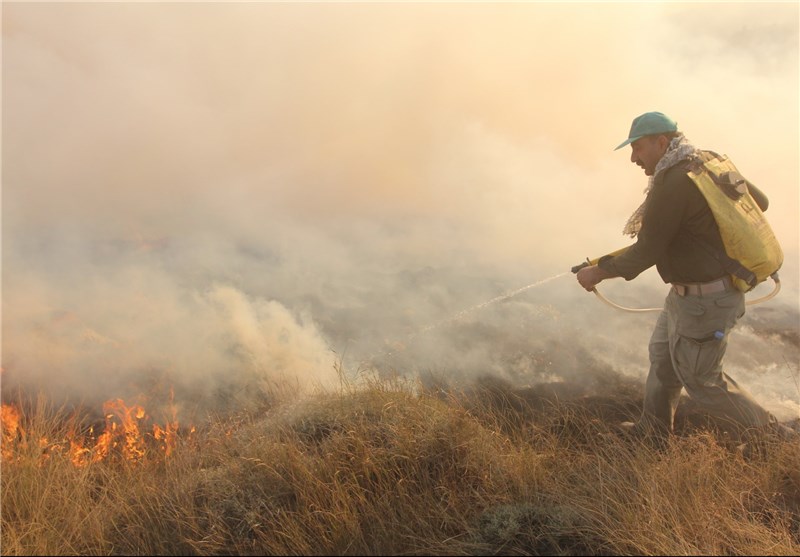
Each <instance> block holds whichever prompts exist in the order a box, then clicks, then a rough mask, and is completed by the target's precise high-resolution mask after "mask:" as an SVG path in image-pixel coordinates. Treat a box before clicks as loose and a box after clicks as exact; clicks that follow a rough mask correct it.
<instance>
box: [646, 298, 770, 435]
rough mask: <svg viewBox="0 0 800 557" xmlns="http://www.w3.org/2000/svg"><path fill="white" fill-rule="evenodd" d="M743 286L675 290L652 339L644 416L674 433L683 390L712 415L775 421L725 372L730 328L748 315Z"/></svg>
mask: <svg viewBox="0 0 800 557" xmlns="http://www.w3.org/2000/svg"><path fill="white" fill-rule="evenodd" d="M744 311H745V303H744V294H743V293H741V292H739V291H738V290H734V291H726V292H717V293H714V294H709V295H705V296H693V295H689V296H679V295H678V293H677V292H676V291H675V289H674V288H673V289H670V292H669V294H668V295H667V299H666V302H665V304H664V310H663V311H662V312H661V314H660V315H659V317H658V321H657V322H656V326H655V329H654V330H653V335H652V337H651V339H650V346H649V350H650V372H649V374H648V376H647V383H646V385H645V396H644V414H643V421H644V422H645V423H649V424H650V425H653V426H655V427H656V428H657V429H659V430H661V431H668V432H672V427H673V420H674V418H675V409H676V408H677V406H678V400H679V398H680V395H681V390H682V389H686V393H687V394H688V395H689V396H690V397H691V398H692V399H693V400H694V401H695V402H696V403H697V404H699V405H700V406H701V407H702V408H704V409H705V410H707V411H708V412H709V413H710V414H712V415H714V416H716V417H719V418H723V419H726V420H729V421H732V422H734V423H737V424H739V425H741V426H743V427H747V428H749V427H759V426H764V425H767V424H768V423H770V422H773V421H775V418H774V417H773V416H772V415H771V414H770V413H769V412H767V410H765V409H764V408H762V407H761V406H760V405H759V404H758V403H757V402H756V401H755V400H754V399H753V397H752V396H751V395H750V394H749V393H747V392H746V391H745V390H744V389H742V388H741V387H739V385H737V384H736V381H734V380H733V379H732V378H731V377H729V376H728V375H727V374H726V373H725V372H723V371H722V358H723V356H724V355H725V350H726V348H727V347H728V333H729V332H730V330H731V329H732V328H733V326H734V325H735V324H736V322H737V321H738V320H739V318H740V317H742V316H743V315H744Z"/></svg>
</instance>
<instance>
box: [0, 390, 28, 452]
mask: <svg viewBox="0 0 800 557" xmlns="http://www.w3.org/2000/svg"><path fill="white" fill-rule="evenodd" d="M0 409H1V410H2V415H1V416H2V417H1V418H0V419H1V420H2V422H1V423H2V427H3V435H2V443H3V447H2V455H3V456H2V458H3V460H5V461H7V460H12V459H13V458H14V452H15V450H14V449H15V447H16V445H17V443H18V441H19V439H20V437H21V435H22V433H23V431H22V428H21V427H20V425H19V422H20V414H19V410H17V407H16V406H14V405H13V404H3V405H2V406H1V407H0Z"/></svg>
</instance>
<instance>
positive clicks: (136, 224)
mask: <svg viewBox="0 0 800 557" xmlns="http://www.w3.org/2000/svg"><path fill="white" fill-rule="evenodd" d="M799 15H800V14H799V8H798V4H797V3H768V2H753V3H680V4H669V3H585V4H580V3H558V2H555V3H508V4H495V3H396V4H395V3H369V2H366V3H336V2H330V3H292V2H286V3H258V2H253V3H236V4H231V3H188V2H187V3H134V2H130V3H118V2H114V3H112V2H106V3H80V4H78V3H15V2H3V4H2V21H3V23H2V33H3V34H2V55H3V59H2V68H3V69H2V80H3V81H2V100H3V106H2V147H3V150H2V170H3V173H2V237H3V244H2V249H3V253H2V256H3V260H2V263H3V276H2V280H3V284H2V286H3V294H2V295H3V298H2V303H3V367H4V372H3V380H4V386H8V385H9V384H14V385H16V384H25V385H27V386H29V387H30V386H33V387H36V388H41V389H43V390H49V391H52V392H59V393H63V392H75V393H77V394H78V395H79V396H86V397H99V398H102V399H105V398H110V397H111V396H120V395H118V394H117V393H118V392H121V391H122V390H126V389H127V390H126V391H125V392H126V394H127V393H129V392H132V391H135V390H136V389H144V388H145V387H143V386H142V384H144V383H147V382H148V381H151V380H150V379H148V378H150V377H158V378H162V379H159V380H163V381H169V382H176V383H180V384H182V385H186V386H187V387H186V388H187V389H195V390H197V391H204V390H207V392H208V393H212V394H213V393H214V392H215V389H217V388H218V387H219V385H220V384H224V385H227V387H226V388H229V389H232V390H236V389H237V388H238V387H237V385H239V384H243V385H246V386H252V385H268V384H273V383H275V382H278V381H280V378H281V377H298V378H300V381H301V382H304V383H305V382H312V383H315V384H316V383H321V384H327V385H336V384H338V378H337V375H336V373H335V371H334V369H333V368H334V365H333V364H334V363H335V362H342V363H343V365H344V367H345V368H347V369H350V370H354V369H357V368H358V367H359V366H360V365H361V362H363V361H364V359H365V358H368V357H370V356H374V355H376V354H377V355H385V354H386V352H387V350H388V351H391V352H392V353H394V350H395V349H397V350H399V351H405V353H406V354H407V355H409V358H408V361H405V362H402V363H400V362H393V363H392V364H391V365H393V366H398V367H399V366H401V365H402V366H406V367H405V368H403V369H404V370H405V369H406V368H408V369H413V370H415V371H426V372H438V373H465V374H466V373H468V370H469V374H472V373H479V372H480V371H481V370H483V371H485V372H487V373H488V372H491V373H498V374H501V375H506V376H511V375H513V376H514V378H515V379H519V380H521V381H532V380H533V379H535V378H536V377H539V378H541V377H544V376H547V375H548V374H550V375H551V376H558V377H563V376H565V375H569V374H570V373H572V374H574V373H577V372H578V370H576V369H573V368H575V367H576V366H577V367H580V366H584V364H585V362H583V363H582V362H581V361H580V359H574V358H576V357H577V356H576V354H589V355H591V357H593V358H599V361H601V362H604V361H605V362H610V365H612V366H613V367H614V368H615V369H617V370H618V371H620V372H625V373H628V374H630V375H632V376H635V377H643V376H644V373H646V343H647V339H648V337H649V331H650V328H651V327H652V323H653V319H654V317H652V316H651V317H640V316H631V315H630V314H622V313H621V312H616V313H615V312H614V310H612V309H610V308H608V307H607V306H604V305H602V304H601V303H599V302H598V301H597V300H596V299H595V298H594V296H591V295H590V294H587V293H586V292H584V291H583V290H582V289H580V287H579V286H578V285H577V283H576V282H575V280H574V277H573V276H572V275H571V274H569V275H568V276H565V277H558V278H556V279H554V280H553V281H552V282H547V283H546V284H542V285H541V286H538V287H536V288H532V289H530V290H529V291H526V292H525V293H524V295H520V296H519V297H515V298H513V299H511V300H509V301H508V303H506V304H493V306H498V307H497V308H495V307H491V306H490V307H486V308H482V309H481V310H480V311H476V312H473V313H472V314H470V315H469V316H466V317H465V318H466V319H467V320H466V321H465V322H463V323H462V322H461V321H459V322H458V323H456V325H457V327H456V329H458V326H460V327H462V329H459V330H455V329H454V328H452V327H450V326H449V325H443V326H441V327H437V328H436V330H434V331H431V333H432V334H430V335H427V334H425V335H423V334H420V335H419V336H415V335H416V333H417V332H419V331H420V330H421V329H422V328H425V327H426V326H429V325H430V324H432V323H438V322H440V321H442V320H447V319H448V317H449V316H452V315H454V314H456V313H457V312H458V311H459V310H462V309H464V308H469V307H472V306H474V305H475V304H480V303H481V302H483V301H485V300H489V299H491V298H493V297H495V296H498V295H500V294H502V293H503V292H508V291H511V290H514V289H516V288H519V287H523V286H525V285H528V284H532V283H535V282H536V281H540V280H544V279H546V278H551V277H554V276H556V275H558V274H560V273H563V272H566V271H568V270H569V268H570V267H571V266H572V265H575V264H576V263H578V262H580V261H582V260H583V259H584V258H585V257H587V256H591V257H595V256H599V255H602V254H604V253H607V252H609V251H612V250H614V249H616V248H619V247H622V246H624V245H627V243H629V239H628V238H626V237H624V236H622V234H621V231H622V227H623V225H624V223H625V221H626V219H627V217H628V215H629V214H630V213H631V212H632V211H633V210H634V209H635V208H636V207H637V206H638V205H639V203H640V202H641V201H642V198H643V194H642V192H643V190H644V188H645V186H646V184H647V182H646V177H645V176H644V175H643V174H642V172H641V170H640V169H639V168H638V167H636V166H635V165H632V164H631V163H630V161H629V150H628V149H622V150H620V151H616V152H615V151H614V150H613V149H614V147H616V146H617V145H618V144H619V143H620V142H621V141H622V140H624V139H625V138H626V137H627V133H628V129H629V127H630V122H631V120H632V119H633V118H634V117H635V116H637V115H639V114H641V113H642V112H646V111H650V110H660V111H662V112H665V113H667V114H668V115H670V116H672V117H673V118H674V119H675V120H677V122H678V125H679V128H680V129H681V130H682V131H683V132H684V133H685V134H686V136H687V137H688V138H689V139H690V140H691V141H692V142H693V143H695V144H696V145H697V146H698V147H701V148H708V149H712V150H715V151H717V152H720V153H725V154H727V155H729V156H730V157H731V158H732V160H733V161H734V162H735V163H736V164H737V166H738V168H739V170H740V171H741V172H742V173H743V174H744V175H745V176H747V177H748V178H749V179H750V180H751V181H752V182H754V183H755V184H757V185H759V186H760V187H761V188H762V189H763V190H764V191H765V192H766V193H767V194H768V195H769V197H770V200H771V205H770V209H769V211H768V213H767V217H768V218H769V220H770V223H771V224H772V226H773V228H774V230H775V232H776V233H777V235H778V236H779V239H780V240H781V242H782V245H783V247H784V251H785V256H786V262H785V264H784V269H783V272H782V273H781V277H782V285H783V289H782V291H781V293H780V294H779V297H777V298H776V299H775V300H773V301H770V302H768V303H765V304H763V306H754V308H758V309H753V310H752V311H749V312H748V317H746V318H745V320H744V321H743V326H742V328H741V332H740V333H738V334H739V337H738V340H737V338H734V340H733V341H732V347H731V351H732V353H731V354H730V357H729V361H730V364H731V367H732V368H733V370H734V371H733V374H734V376H735V377H737V378H739V377H742V376H741V375H739V376H737V375H736V373H737V370H739V372H740V374H744V376H743V377H742V379H743V380H742V381H741V382H743V383H745V384H746V385H747V386H748V387H750V388H752V389H753V390H755V391H757V392H756V394H757V395H759V396H762V395H763V396H764V397H769V404H770V405H771V409H773V410H776V411H782V412H784V415H785V413H786V411H788V412H789V413H791V412H796V411H797V409H798V408H800V403H798V399H800V387H796V385H797V378H798V374H800V371H799V370H798V366H799V365H800V362H798V350H799V349H798V346H797V336H796V335H797V331H798V328H799V321H798V311H800V310H798V282H800V281H799V280H798V279H799V278H800V276H799V275H800V273H799V272H798V244H799V240H800V238H799V237H800V232H799V230H798V212H799V211H800V198H799V196H798V193H799V188H798V184H800V181H799V180H800V172H799V171H800V165H798V153H800V145H799V136H798V130H799V129H800V115H799V114H798V109H799V107H800V102H799V100H800V95H799V94H798V93H799V91H798V53H799V51H800V48H799V47H798V27H799V21H800V18H799V17H798V16H799ZM618 281H619V279H618ZM621 282H623V284H612V285H610V286H609V288H610V291H613V292H614V293H615V294H616V295H617V296H622V297H623V298H626V299H627V300H628V301H629V302H630V303H631V304H633V305H636V304H638V305H653V304H655V305H660V303H661V300H662V299H663V295H664V294H665V293H666V287H664V286H663V284H662V283H661V282H660V279H659V278H658V276H657V274H656V273H655V271H654V270H652V269H651V270H650V271H647V272H646V273H644V274H643V275H642V276H641V277H640V278H639V279H637V281H634V282H631V283H624V281H621ZM603 286H605V283H604V285H603ZM760 288H763V289H765V290H764V291H768V287H766V286H762V287H760ZM500 305H503V310H502V311H501V310H500V308H499V306H500ZM748 319H749V321H748ZM598 322H601V323H603V325H604V327H603V328H602V330H598V325H597V324H598ZM470 327H471V328H470ZM445 329H447V331H445ZM459 331H460V332H459ZM433 333H437V334H433ZM462 333H463V335H462V336H458V335H459V334H462ZM751 334H752V335H755V337H754V338H756V339H757V340H754V341H753V347H762V348H761V349H763V352H764V357H763V358H762V359H759V358H757V357H756V356H754V354H757V353H759V352H758V351H757V350H756V349H755V348H748V349H745V348H746V347H748V346H750V345H749V344H748V342H750V341H749V340H748V339H749V338H750V337H749V336H748V335H751ZM792 334H794V335H795V336H794V337H793V338H794V340H793V341H792ZM752 335H751V336H752ZM759 335H762V336H759ZM763 335H768V336H766V337H764V336H763ZM423 337H425V338H423ZM575 337H577V338H579V339H580V348H581V350H584V352H581V351H577V352H576V350H575V348H574V346H572V347H571V345H570V344H569V342H568V340H567V339H568V338H575ZM787 339H788V340H787ZM410 340H413V342H408V341H410ZM562 343H564V344H562ZM736 343H738V344H739V348H736V347H735V346H734V345H735V344H736ZM412 344H414V346H415V347H416V349H415V350H412V346H411V345H412ZM423 347H424V349H423ZM567 354H569V358H567ZM565 358H566V359H565ZM570 358H573V359H570ZM749 358H754V359H753V360H752V361H751V360H750V359H749ZM598 365H599V364H598ZM584 367H585V366H584ZM756 372H757V373H758V374H761V375H748V374H755V373H756ZM526 374H528V375H530V377H529V376H528V375H526ZM537 374H538V375H537ZM764 374H767V376H764ZM534 376H536V377H534ZM750 377H752V378H753V379H748V378H750ZM765 377H766V379H767V380H765ZM152 381H155V379H153V380H152ZM152 381H151V382H152ZM133 383H135V387H131V384H133ZM123 385H124V386H125V388H124V389H123V387H122V386H123ZM764 385H771V387H769V388H767V387H765V386H764ZM793 385H794V386H795V388H794V389H793V387H792V386H793ZM765 389H766V390H765ZM769 389H771V390H769ZM762 390H764V392H763V393H762V392H761V391H762ZM204 392H205V391H204ZM198 396H199V395H198ZM787 409H788V410H787Z"/></svg>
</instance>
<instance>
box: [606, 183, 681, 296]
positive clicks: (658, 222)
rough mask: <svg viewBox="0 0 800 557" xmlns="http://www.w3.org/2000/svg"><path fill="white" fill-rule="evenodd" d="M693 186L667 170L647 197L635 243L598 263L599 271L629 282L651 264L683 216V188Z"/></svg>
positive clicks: (668, 240) (674, 232) (678, 227)
mask: <svg viewBox="0 0 800 557" xmlns="http://www.w3.org/2000/svg"><path fill="white" fill-rule="evenodd" d="M671 170H672V169H671ZM676 170H677V169H676ZM694 187H695V186H694V184H693V183H692V182H691V181H690V180H689V178H688V177H687V176H686V175H685V174H683V173H681V172H680V171H678V172H669V171H668V174H667V175H665V176H664V180H662V181H657V182H656V183H655V184H654V185H653V188H652V189H651V190H650V193H649V194H648V196H647V205H646V206H645V211H644V215H643V216H642V229H641V230H640V231H639V234H638V235H637V237H636V238H637V239H636V243H635V244H633V245H632V246H631V247H630V248H629V249H628V250H626V251H625V252H624V253H622V254H620V255H619V256H617V257H613V258H610V259H607V260H604V261H600V262H599V263H598V265H599V266H600V268H602V269H603V270H605V271H607V272H609V273H611V274H612V275H613V276H618V277H622V278H624V279H625V280H632V279H634V278H636V277H637V276H639V274H640V273H642V272H643V271H645V270H647V269H649V268H650V267H652V266H653V265H655V264H656V262H657V261H658V260H659V259H660V258H661V257H662V256H663V255H664V253H665V252H666V250H667V247H668V246H669V245H670V243H671V242H672V240H673V238H674V237H675V235H676V234H677V233H678V230H679V229H680V226H681V222H682V220H683V218H684V214H685V213H686V206H687V199H688V195H689V192H688V191H687V189H688V188H694Z"/></svg>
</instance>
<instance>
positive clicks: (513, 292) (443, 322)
mask: <svg viewBox="0 0 800 557" xmlns="http://www.w3.org/2000/svg"><path fill="white" fill-rule="evenodd" d="M568 273H569V272H568V271H566V272H563V273H559V274H557V275H553V276H552V277H549V278H546V279H542V280H539V281H537V282H534V283H532V284H529V285H527V286H523V287H522V288H517V289H516V290H511V291H509V292H506V293H505V294H501V295H500V296H495V297H494V298H492V299H491V300H486V301H485V302H481V303H479V304H475V305H474V306H471V307H468V308H466V309H462V310H460V311H458V312H457V313H454V314H453V315H451V316H450V317H447V318H445V319H442V320H440V321H437V322H435V323H431V324H430V325H426V326H425V327H422V328H421V329H419V330H417V331H415V332H413V333H411V334H409V335H408V336H406V339H405V340H406V342H408V341H411V340H413V339H414V338H416V337H417V336H419V335H421V334H423V333H427V332H428V331H431V330H433V329H436V328H438V327H441V326H443V325H446V324H448V323H451V322H453V321H457V320H458V319H461V318H462V317H464V316H465V315H467V314H469V313H472V312H473V311H477V310H479V309H481V308H484V307H486V306H488V305H491V304H494V303H497V302H501V301H503V300H508V299H509V298H513V297H514V296H517V295H519V294H521V293H523V292H525V291H526V290H530V289H531V288H536V287H537V286H541V285H543V284H546V283H548V282H550V281H553V280H556V279H557V278H561V277H563V276H565V275H567V274H568ZM394 352H396V350H390V351H388V352H384V353H383V354H382V356H391V355H392V354H394ZM371 359H373V358H370V360H371Z"/></svg>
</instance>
